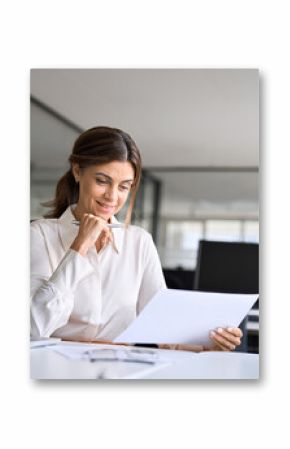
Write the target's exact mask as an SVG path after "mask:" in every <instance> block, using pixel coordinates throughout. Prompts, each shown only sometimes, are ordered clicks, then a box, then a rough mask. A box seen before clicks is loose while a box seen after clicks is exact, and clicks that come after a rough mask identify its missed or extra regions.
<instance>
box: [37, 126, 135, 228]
mask: <svg viewBox="0 0 290 449" xmlns="http://www.w3.org/2000/svg"><path fill="white" fill-rule="evenodd" d="M68 160H69V162H70V164H71V165H72V163H77V164H78V165H79V167H80V168H81V169H82V168H86V167H88V166H90V165H98V164H106V163H109V162H113V161H120V162H130V163H131V164H132V166H133V168H134V172H135V177H134V183H133V185H132V189H131V197H130V203H129V208H128V211H127V216H126V223H127V224H128V223H129V222H130V219H131V214H132V210H133V207H134V203H135V198H136V193H137V190H138V186H139V183H140V178H141V156H140V152H139V149H138V147H137V145H136V143H135V142H134V140H133V139H132V138H131V137H130V136H129V134H127V133H125V132H124V131H121V130H120V129H118V128H110V127H108V126H97V127H95V128H91V129H88V130H87V131H85V132H83V133H82V134H81V135H80V136H79V137H78V138H77V140H76V141H75V143H74V146H73V150H72V154H71V155H70V157H69V159H68ZM78 197H79V187H78V184H77V183H76V181H75V178H74V176H73V173H72V169H71V168H70V170H68V171H67V172H66V173H65V174H64V175H63V176H62V177H61V178H60V180H59V181H58V183H57V186H56V192H55V198H54V200H52V201H49V202H47V203H44V204H43V205H44V206H46V207H51V208H52V210H51V211H49V212H48V213H47V214H46V215H44V217H45V218H59V217H60V216H61V215H62V214H63V212H64V211H65V210H66V209H67V207H68V206H70V205H71V204H74V203H77V201H78Z"/></svg>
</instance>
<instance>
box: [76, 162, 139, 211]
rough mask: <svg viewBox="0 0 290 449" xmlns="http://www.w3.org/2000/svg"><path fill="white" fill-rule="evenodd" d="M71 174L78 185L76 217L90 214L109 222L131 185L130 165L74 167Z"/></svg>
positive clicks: (125, 163)
mask: <svg viewBox="0 0 290 449" xmlns="http://www.w3.org/2000/svg"><path fill="white" fill-rule="evenodd" d="M73 174H74V176H75V179H76V181H77V182H79V201H78V204H77V208H76V212H78V214H79V215H82V214H84V213H93V214H94V215H97V216H99V217H101V218H103V219H104V220H109V218H110V217H111V216H112V215H115V214H117V213H118V212H119V211H120V210H121V209H122V207H123V206H124V204H125V202H126V200H127V198H128V195H129V192H130V190H131V186H132V183H133V181H134V169H133V166H132V165H131V163H130V162H118V161H113V162H109V163H107V164H102V165H91V166H89V167H87V168H84V169H79V166H78V164H73Z"/></svg>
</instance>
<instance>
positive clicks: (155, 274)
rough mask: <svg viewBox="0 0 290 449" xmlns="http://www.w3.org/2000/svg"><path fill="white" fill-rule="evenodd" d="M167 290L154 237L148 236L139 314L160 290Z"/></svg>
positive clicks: (138, 306) (138, 307) (138, 308)
mask: <svg viewBox="0 0 290 449" xmlns="http://www.w3.org/2000/svg"><path fill="white" fill-rule="evenodd" d="M164 288H166V283H165V279H164V276H163V272H162V267H161V262H160V259H159V256H158V253H157V249H156V246H155V244H154V242H153V240H152V236H151V235H150V234H147V239H146V246H145V248H144V272H143V277H142V282H141V287H140V291H139V295H138V302H137V314H139V313H140V312H141V310H142V309H143V308H144V307H145V306H146V305H147V304H148V302H149V301H150V300H151V299H152V297H153V296H154V295H155V293H157V292H158V291H159V290H161V289H164Z"/></svg>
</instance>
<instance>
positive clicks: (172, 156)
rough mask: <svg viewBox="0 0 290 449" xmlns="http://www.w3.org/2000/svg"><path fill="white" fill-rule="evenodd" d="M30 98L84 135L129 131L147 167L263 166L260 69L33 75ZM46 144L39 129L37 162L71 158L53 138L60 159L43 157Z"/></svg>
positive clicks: (44, 72)
mask: <svg viewBox="0 0 290 449" xmlns="http://www.w3.org/2000/svg"><path fill="white" fill-rule="evenodd" d="M31 94H32V95H33V96H35V97H36V98H38V99H39V100H41V101H42V102H44V103H45V104H47V105H48V106H50V107H51V108H53V109H55V110H56V111H57V112H58V113H60V114H62V115H63V116H65V117H66V118H68V119H69V120H71V121H73V122H75V123H76V124H77V125H78V126H79V127H81V128H83V129H87V128H89V127H92V126H96V125H109V126H116V127H118V128H122V129H124V130H125V131H127V132H129V133H130V134H131V135H132V137H133V138H134V139H135V140H136V142H137V144H138V145H139V147H140V149H141V152H142V156H143V163H144V166H145V167H160V166H170V167H174V166H210V167H218V166H235V167H236V166H245V167H248V166H258V158H259V155H258V144H259V74H258V71H257V70H255V69H34V70H32V71H31ZM49 137H50V138H51V139H52V140H53V135H50V136H49ZM44 139H45V136H44V135H43V131H42V130H41V132H39V133H37V129H35V130H34V141H35V143H36V148H35V147H32V156H33V155H34V152H35V151H36V150H37V153H38V159H39V160H41V159H43V163H45V164H48V165H52V163H57V162H58V161H59V160H62V157H61V156H60V154H59V153H65V155H67V154H68V152H69V148H67V147H65V148H60V146H59V141H58V142H56V141H54V140H55V139H54V140H53V142H52V143H51V144H50V152H51V153H53V154H54V153H57V154H58V155H59V156H58V157H57V158H56V160H52V158H51V157H45V156H44V157H42V156H43V154H42V152H43V150H42V149H43V148H44V150H45V151H46V152H47V146H46V145H43V140H44ZM37 142H38V143H37ZM56 149H57V151H56ZM34 150H35V151H34ZM48 153H49V152H48Z"/></svg>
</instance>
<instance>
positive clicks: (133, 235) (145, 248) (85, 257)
mask: <svg viewBox="0 0 290 449" xmlns="http://www.w3.org/2000/svg"><path fill="white" fill-rule="evenodd" d="M69 161H70V169H69V170H68V171H67V172H66V173H65V175H64V176H63V177H62V178H61V179H60V180H59V182H58V184H57V188H56V196H55V199H54V200H53V201H52V202H51V203H49V205H50V206H52V208H53V209H52V210H51V212H50V213H48V214H47V215H46V218H44V219H40V220H36V221H34V222H33V223H32V224H31V334H32V336H34V337H50V336H55V337H61V338H63V339H67V340H79V341H92V340H93V341H94V340H98V341H104V340H105V341H112V340H114V338H115V337H117V336H118V335H119V334H120V333H121V332H122V331H123V330H124V329H125V328H126V327H127V326H128V325H129V324H130V323H131V322H132V321H133V320H134V318H135V317H136V315H137V314H138V313H139V312H140V311H141V310H142V309H143V307H145V306H146V304H147V303H148V302H149V301H150V299H151V298H152V297H153V296H154V294H155V293H156V292H157V291H158V290H160V289H161V288H165V287H166V285H165V281H164V277H163V273H162V269H161V264H160V261H159V257H158V254H157V251H156V248H155V246H154V243H153V241H152V238H151V235H150V234H149V233H148V232H146V231H145V230H143V229H141V228H139V227H137V226H129V222H130V218H131V212H132V208H133V205H134V200H135V196H136V192H137V189H138V185H139V181H140V176H141V158H140V153H139V150H138V148H137V146H136V144H135V142H134V141H133V140H132V138H131V137H130V136H129V135H128V134H127V133H125V132H123V131H121V130H119V129H115V128H109V127H95V128H92V129H89V130H88V131H85V132H84V133H82V134H81V135H80V136H79V138H78V139H77V140H76V142H75V144H74V147H73V151H72V154H71V156H70V157H69ZM129 194H130V195H129ZM128 197H130V202H129V208H128V212H127V216H126V219H125V226H124V227H120V226H121V225H120V224H119V223H118V221H117V219H116V218H115V215H116V214H117V213H118V212H119V211H120V210H121V209H122V207H123V206H124V205H125V203H126V201H127V199H128ZM76 223H77V224H76ZM118 225H119V227H117V226H118ZM241 336H242V334H241V331H240V329H238V328H234V329H230V330H228V329H219V332H213V333H212V334H211V338H212V341H213V346H212V348H211V349H217V350H232V349H235V347H236V346H237V345H239V344H240V338H241ZM160 346H162V347H166V348H168V347H172V348H173V347H174V348H175V349H177V348H178V349H191V350H196V351H198V350H202V349H209V348H203V347H200V346H184V345H160Z"/></svg>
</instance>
